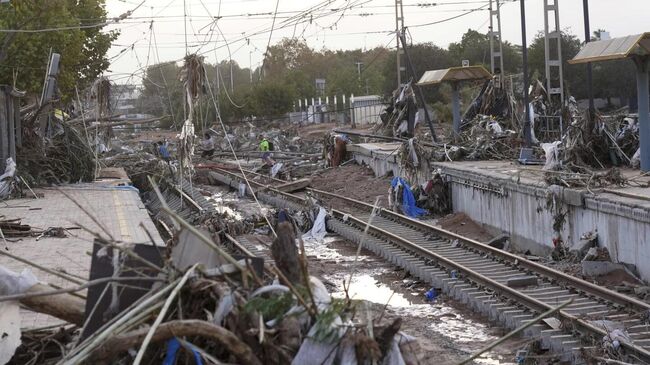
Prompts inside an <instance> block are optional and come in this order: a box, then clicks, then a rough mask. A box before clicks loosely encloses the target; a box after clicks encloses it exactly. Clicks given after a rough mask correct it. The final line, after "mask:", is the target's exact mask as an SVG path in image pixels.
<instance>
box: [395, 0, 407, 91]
mask: <svg viewBox="0 0 650 365" xmlns="http://www.w3.org/2000/svg"><path fill="white" fill-rule="evenodd" d="M395 33H396V35H397V36H396V37H395V38H397V87H398V88H399V87H401V86H402V85H403V83H404V81H405V80H406V78H402V73H403V72H404V73H405V72H406V67H404V66H402V63H403V62H402V55H403V54H404V49H403V47H404V45H403V44H402V42H401V39H400V37H401V36H402V34H403V33H404V7H403V4H402V0H395Z"/></svg>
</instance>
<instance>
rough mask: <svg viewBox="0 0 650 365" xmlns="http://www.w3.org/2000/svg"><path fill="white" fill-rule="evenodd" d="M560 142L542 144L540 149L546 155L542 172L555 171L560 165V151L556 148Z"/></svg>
mask: <svg viewBox="0 0 650 365" xmlns="http://www.w3.org/2000/svg"><path fill="white" fill-rule="evenodd" d="M559 145H560V141H555V142H551V143H542V144H541V147H542V149H543V150H544V153H545V155H546V163H545V164H544V168H543V169H544V170H555V168H557V167H558V166H559V165H560V151H559V148H558V146H559Z"/></svg>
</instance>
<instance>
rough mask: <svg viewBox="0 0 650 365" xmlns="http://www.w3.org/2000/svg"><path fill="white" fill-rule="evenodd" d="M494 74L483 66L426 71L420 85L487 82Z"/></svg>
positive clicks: (419, 82)
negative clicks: (473, 81)
mask: <svg viewBox="0 0 650 365" xmlns="http://www.w3.org/2000/svg"><path fill="white" fill-rule="evenodd" d="M491 77H492V74H491V73H490V72H489V71H488V70H486V69H485V67H483V66H467V67H452V68H446V69H444V70H432V71H426V72H425V73H424V75H422V77H421V78H420V81H418V85H421V86H422V85H433V84H439V83H442V82H452V81H470V80H487V79H489V78H491Z"/></svg>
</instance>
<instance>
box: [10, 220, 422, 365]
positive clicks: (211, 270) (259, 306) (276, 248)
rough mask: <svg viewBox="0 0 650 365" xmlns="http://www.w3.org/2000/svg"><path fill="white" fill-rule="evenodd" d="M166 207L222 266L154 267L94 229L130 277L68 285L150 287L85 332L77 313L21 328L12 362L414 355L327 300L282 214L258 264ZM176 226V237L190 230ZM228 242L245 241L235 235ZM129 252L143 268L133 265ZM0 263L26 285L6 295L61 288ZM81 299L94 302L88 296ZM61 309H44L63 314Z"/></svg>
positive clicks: (394, 336)
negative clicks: (266, 256) (54, 323)
mask: <svg viewBox="0 0 650 365" xmlns="http://www.w3.org/2000/svg"><path fill="white" fill-rule="evenodd" d="M163 210H164V211H166V212H167V213H168V214H169V216H170V217H171V218H172V219H173V220H174V222H175V223H176V224H177V225H179V226H181V227H184V231H185V232H188V234H190V235H191V236H193V237H195V240H198V241H199V242H201V244H203V245H205V247H206V249H208V250H214V252H215V253H216V254H217V255H218V258H219V260H218V261H219V262H220V264H218V265H216V266H206V265H207V261H206V258H205V257H202V258H200V259H199V262H198V263H194V264H191V265H184V264H183V258H182V257H181V258H178V257H177V256H176V255H175V253H174V252H173V251H174V249H175V248H174V249H172V250H171V251H172V252H171V254H170V253H167V254H165V255H166V257H165V259H164V260H162V261H161V263H162V265H160V266H159V265H157V264H154V263H152V262H151V261H149V260H147V259H145V258H144V257H142V256H140V255H138V254H137V253H136V251H134V250H132V249H131V248H129V247H126V246H122V245H120V244H118V243H117V242H112V241H111V240H110V239H109V238H107V237H104V236H102V235H101V234H99V233H98V234H97V240H98V241H99V242H102V243H103V245H105V247H112V248H113V249H115V250H117V251H115V252H117V254H118V255H119V257H120V258H122V259H120V260H118V261H117V262H115V264H117V265H118V267H117V268H114V270H116V271H114V272H116V273H121V272H132V273H133V274H135V277H127V276H123V275H120V274H117V275H116V276H112V277H111V276H108V277H106V278H103V279H95V280H91V281H89V282H87V283H85V284H84V285H80V286H79V287H78V288H76V289H75V288H73V289H70V290H65V292H74V291H80V290H82V289H83V288H86V287H92V286H94V285H98V284H100V283H103V284H106V283H107V282H109V283H110V282H112V283H113V284H110V285H117V286H118V287H120V286H121V285H122V284H123V285H125V287H126V286H128V285H127V284H128V282H129V281H134V280H141V281H149V282H152V283H154V285H153V286H152V287H151V289H150V290H149V291H147V292H144V293H141V294H140V297H139V299H137V300H135V301H134V302H133V304H131V305H129V306H128V307H127V308H126V309H125V310H122V311H120V312H117V313H114V312H113V313H109V312H107V313H104V314H102V315H100V317H102V318H104V321H103V323H102V325H101V326H100V327H99V328H97V329H95V330H93V331H88V330H87V326H88V322H86V320H85V319H84V318H83V317H82V318H80V319H79V320H75V321H73V323H74V324H77V325H78V326H77V327H74V326H68V325H66V326H61V327H56V328H53V329H41V330H38V331H29V332H27V333H25V334H24V335H23V336H22V343H20V346H19V347H18V348H17V349H14V350H15V353H16V354H17V356H16V357H15V358H14V361H16V363H28V362H30V361H31V362H34V361H36V363H46V362H48V363H53V362H65V363H97V364H109V363H110V364H113V363H141V362H142V361H145V362H152V361H160V360H161V359H162V360H163V362H164V363H174V361H178V363H188V362H191V361H194V360H191V359H195V360H200V361H201V362H204V363H244V364H288V363H293V364H312V363H333V362H334V361H338V362H339V363H346V364H347V363H355V361H356V363H366V362H381V363H383V364H405V363H406V364H415V362H414V361H417V359H416V358H415V357H414V356H416V355H415V354H414V353H413V348H417V344H416V342H415V340H414V339H413V338H412V337H409V336H407V335H405V334H403V333H401V332H400V326H401V321H400V320H399V319H396V320H394V321H390V322H387V321H384V322H381V320H379V321H374V322H365V321H364V320H360V319H359V318H365V317H366V316H364V315H360V314H357V311H358V310H360V309H359V306H358V305H357V302H355V301H352V300H350V299H349V298H346V299H335V298H332V297H331V296H330V294H329V292H328V290H327V289H326V287H325V286H324V284H323V283H322V282H321V281H320V280H318V279H316V278H315V277H313V276H310V274H309V268H308V265H307V260H306V254H305V251H304V247H303V245H302V243H301V244H300V245H299V247H300V249H299V248H298V246H296V244H295V242H296V233H295V232H296V231H295V230H294V226H293V224H291V223H289V221H287V218H289V217H288V216H287V214H286V213H283V214H280V215H279V217H278V218H279V220H278V223H277V224H276V225H275V232H276V234H277V238H276V239H275V240H274V242H273V245H272V247H271V252H272V256H273V257H272V258H273V262H274V264H273V263H267V264H266V265H265V267H264V269H262V267H259V266H256V264H255V262H254V260H252V259H248V258H245V257H244V258H241V259H237V258H235V257H236V256H235V255H233V253H232V252H230V253H229V252H226V251H225V250H224V249H223V246H220V245H217V244H215V243H214V241H213V240H212V239H211V238H210V237H208V236H206V235H204V234H203V233H201V232H200V231H199V230H197V229H195V228H192V225H190V224H189V223H188V222H187V221H185V220H183V219H182V218H181V217H180V216H179V215H177V214H175V213H173V212H172V211H171V210H169V209H163ZM182 232H183V231H181V235H180V236H177V237H176V238H175V239H178V237H188V236H187V235H185V236H184V235H183V234H182ZM231 240H232V241H233V242H234V243H235V244H236V247H239V248H240V249H241V246H240V245H239V244H237V242H236V240H234V239H231ZM300 242H301V241H300ZM178 244H181V243H180V242H179V243H178ZM101 251H102V250H99V251H95V254H96V255H98V259H99V260H101V259H102V257H105V260H109V261H111V260H112V259H110V257H108V256H102V255H105V254H101V253H100V252H101ZM168 251H169V250H168ZM244 251H245V250H244ZM167 255H169V256H167ZM126 257H129V258H130V259H134V260H136V261H137V262H139V263H140V265H142V264H144V265H145V266H147V267H148V268H149V269H147V270H134V269H133V268H130V267H129V266H128V265H129V260H126V259H125V258H126ZM131 265H133V264H132V263H131ZM184 266H187V267H186V268H184ZM0 269H1V270H0V274H2V275H4V276H8V277H9V276H10V277H12V278H15V280H14V279H12V280H13V281H12V282H17V283H18V282H22V283H23V284H21V285H17V286H16V287H15V288H13V287H0V289H2V292H0V295H2V296H4V297H3V299H7V298H9V297H7V295H10V296H11V298H12V299H14V300H19V301H21V303H22V301H23V300H28V299H29V298H32V297H34V296H37V295H38V296H39V297H45V298H48V297H52V298H54V297H55V296H54V294H55V293H56V294H58V293H59V292H60V291H57V290H54V289H52V288H50V287H47V286H46V287H38V288H36V286H38V285H40V284H36V283H37V282H38V280H36V278H34V277H33V275H31V274H28V273H23V274H20V275H18V274H15V273H12V272H10V271H7V270H5V269H4V268H2V267H0ZM152 269H153V271H152ZM152 273H153V274H154V275H153V276H152V275H151V274H152ZM4 276H3V277H4ZM21 278H24V279H21ZM7 288H8V289H7ZM12 288H13V289H12ZM107 288H108V286H107ZM7 290H9V291H7ZM35 291H38V294H36V292H35ZM76 300H78V299H76ZM87 300H92V299H91V296H88V299H87ZM97 303H99V302H97ZM90 304H91V307H92V303H90ZM14 305H15V304H14ZM96 305H97V304H96ZM57 308H58V307H57ZM57 308H55V309H54V310H52V311H50V312H49V313H50V314H53V315H55V316H58V317H60V318H69V317H65V316H64V314H63V313H60V312H58V311H60V310H62V309H61V308H58V309H57ZM31 309H33V310H38V309H37V308H31ZM82 314H83V312H82ZM90 315H91V316H92V314H90ZM84 323H85V325H83V326H81V325H79V324H84ZM335 359H337V360H335Z"/></svg>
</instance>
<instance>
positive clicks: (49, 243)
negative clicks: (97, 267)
mask: <svg viewBox="0 0 650 365" xmlns="http://www.w3.org/2000/svg"><path fill="white" fill-rule="evenodd" d="M124 182H125V180H124V179H106V180H102V181H97V182H94V183H84V184H70V185H64V186H61V187H58V188H45V189H35V191H36V193H37V194H38V193H40V194H43V195H44V196H43V197H42V198H40V199H13V200H8V201H4V202H1V203H0V216H4V217H3V219H15V218H19V219H21V221H22V222H21V223H22V224H28V225H30V226H32V227H34V228H35V229H43V230H44V229H47V228H49V227H65V228H69V227H80V226H83V227H86V228H87V229H89V230H92V231H94V232H101V233H102V235H104V236H106V233H104V232H103V230H102V229H101V228H100V227H99V226H98V225H97V224H95V223H94V222H93V219H92V218H91V217H90V216H89V215H88V214H86V213H84V212H83V210H82V209H80V208H79V207H78V206H77V205H76V204H75V203H74V202H73V200H75V201H76V202H77V203H79V204H80V205H81V206H82V207H83V208H84V209H85V210H86V211H88V212H89V213H90V214H92V215H93V216H94V217H95V219H96V220H97V221H98V222H99V223H100V224H101V225H102V226H103V227H104V228H105V229H106V230H107V231H108V232H109V233H110V235H111V236H112V237H113V239H115V240H117V241H122V242H129V243H147V242H149V243H150V239H149V236H148V235H147V233H146V232H145V230H144V229H143V228H142V227H140V224H143V225H144V227H145V228H146V229H147V231H149V233H150V234H151V236H152V237H153V239H154V240H155V241H156V242H155V243H156V244H157V245H163V240H162V238H161V237H160V235H159V234H158V231H157V230H156V228H155V226H154V224H153V222H152V221H151V219H150V218H149V215H148V213H147V210H146V208H145V206H144V204H143V203H142V201H141V200H140V197H139V195H138V192H137V190H136V189H135V188H133V187H127V186H118V185H119V184H123V183H124ZM66 195H67V196H66ZM67 236H68V237H66V238H54V237H43V238H41V239H39V240H38V241H37V240H36V237H23V238H8V240H9V241H8V242H6V243H5V242H0V250H2V251H4V252H9V253H11V254H12V255H15V256H19V257H22V258H24V259H27V260H30V261H33V262H35V263H37V264H39V265H42V266H44V267H46V268H49V269H52V270H58V269H63V270H65V271H66V272H67V273H70V274H72V275H74V276H78V277H81V278H83V280H84V281H85V280H88V274H89V270H90V262H91V256H90V252H92V248H93V246H92V245H93V236H92V234H90V233H88V232H87V231H85V230H83V229H70V230H68V231H67ZM0 265H3V266H5V267H7V268H9V269H11V270H14V271H16V272H20V271H22V270H23V269H25V268H29V269H31V270H32V272H33V273H34V275H36V277H37V278H38V279H39V280H40V281H42V282H46V283H49V284H53V285H56V286H60V287H64V288H65V287H74V286H76V284H74V283H71V282H69V281H67V280H65V279H62V278H60V277H57V276H55V275H52V274H48V273H46V272H43V271H41V270H39V269H36V268H33V267H31V266H29V265H27V264H24V263H21V262H18V261H16V260H14V259H12V258H10V257H7V256H4V255H0ZM22 312H23V313H22V323H21V325H22V327H23V328H34V327H40V326H47V325H52V324H56V323H59V322H60V321H59V320H58V319H56V318H53V317H50V316H47V315H44V314H38V313H33V312H29V311H26V310H23V311H22Z"/></svg>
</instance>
